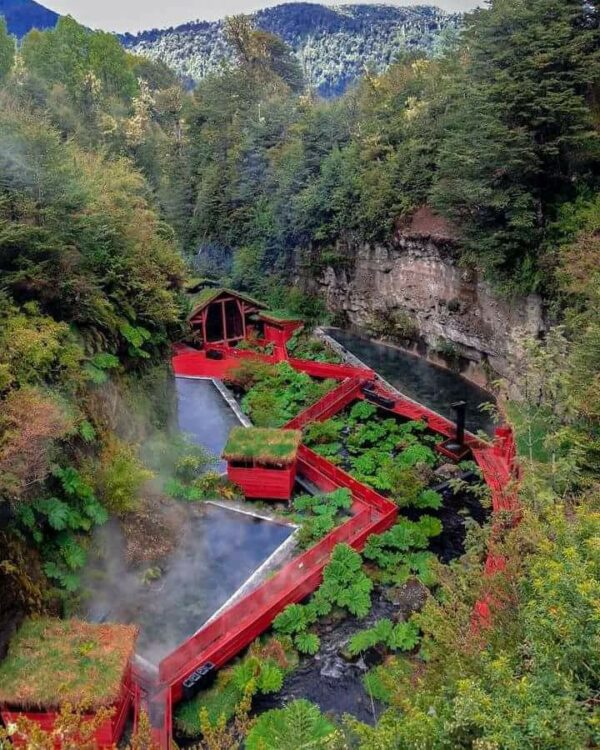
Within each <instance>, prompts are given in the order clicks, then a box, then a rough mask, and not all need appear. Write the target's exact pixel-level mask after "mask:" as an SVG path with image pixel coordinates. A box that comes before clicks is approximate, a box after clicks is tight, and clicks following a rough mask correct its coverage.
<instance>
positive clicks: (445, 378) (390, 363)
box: [327, 328, 493, 434]
mask: <svg viewBox="0 0 600 750" xmlns="http://www.w3.org/2000/svg"><path fill="white" fill-rule="evenodd" d="M327 333H328V334H329V335H330V336H331V337H332V338H333V339H335V340H336V341H337V342H338V343H340V344H341V345H342V346H344V347H345V348H346V349H347V350H348V351H350V352H352V354H354V355H355V356H356V357H358V358H359V359H361V360H362V361H363V362H364V363H365V364H366V365H368V366H369V367H371V368H372V369H373V370H375V372H377V373H378V374H379V375H381V377H382V378H384V379H385V380H387V381H388V382H389V383H391V385H393V386H394V387H396V388H397V389H398V390H399V391H401V392H402V393H404V394H406V395H407V396H408V397H409V398H412V399H414V400H415V401H418V402H419V403H421V404H423V405H424V406H428V407H429V408H430V409H433V410H434V411H437V412H438V413H439V414H442V415H443V416H444V417H447V418H448V419H452V420H454V419H455V414H454V410H453V409H452V408H451V406H450V405H451V404H452V403H454V402H455V401H466V402H467V405H468V406H467V429H469V430H471V432H477V430H485V431H486V432H488V433H490V434H491V433H492V432H493V422H492V420H491V419H490V417H489V416H488V415H487V414H485V413H483V412H481V411H480V409H479V407H480V406H481V405H482V404H486V403H489V402H490V401H493V397H492V396H491V395H490V394H489V393H488V392H487V391H485V390H483V388H479V387H477V386H476V385H474V384H473V383H471V382H469V381H468V380H466V379H465V378H463V377H461V376H460V375H457V374H455V373H453V372H450V371H448V370H444V369H443V368H441V367H436V366H435V365H432V364H431V363H429V362H427V361H426V360H424V359H421V358H420V357H417V356H415V355H413V354H408V353H407V352H404V351H402V350H401V349H397V348H396V347H394V346H389V345H387V344H381V343H379V342H376V341H371V340H370V339H368V338H366V337H365V336H359V335H357V334H354V333H350V332H349V331H343V330H341V329H339V328H331V329H328V330H327Z"/></svg>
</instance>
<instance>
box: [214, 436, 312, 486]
mask: <svg viewBox="0 0 600 750" xmlns="http://www.w3.org/2000/svg"><path fill="white" fill-rule="evenodd" d="M301 440H302V433H301V431H300V430H278V429H271V428H266V427H234V428H233V430H232V431H231V433H230V435H229V440H228V441H227V444H226V446H225V449H224V451H223V458H224V459H225V460H226V461H227V475H228V477H229V479H230V481H231V482H233V483H234V484H237V485H239V486H240V487H241V488H242V490H243V491H244V494H245V496H246V497H250V498H261V499H267V500H290V498H291V496H292V492H293V489H294V483H295V481H296V462H297V458H298V449H299V447H300V442H301Z"/></svg>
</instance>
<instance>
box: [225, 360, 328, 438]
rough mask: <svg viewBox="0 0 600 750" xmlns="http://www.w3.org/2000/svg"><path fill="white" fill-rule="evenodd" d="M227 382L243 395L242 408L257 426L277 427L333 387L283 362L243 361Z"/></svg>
mask: <svg viewBox="0 0 600 750" xmlns="http://www.w3.org/2000/svg"><path fill="white" fill-rule="evenodd" d="M230 379H231V381H232V383H233V384H234V385H236V386H238V387H240V388H242V389H243V390H244V391H245V392H246V393H245V395H244V397H243V398H242V409H243V410H244V412H245V413H246V414H248V416H249V417H250V419H251V420H252V422H253V424H254V425H256V426H257V427H281V426H282V425H284V424H285V423H286V422H289V420H290V419H292V418H293V417H295V416H296V415H297V414H299V413H300V412H301V411H303V410H304V409H306V408H307V407H308V406H311V405H312V404H313V403H315V402H317V401H318V400H319V399H321V398H322V397H323V396H324V395H325V394H326V393H327V392H328V391H330V390H331V389H332V388H333V387H334V386H335V382H334V381H331V380H324V381H322V382H318V381H317V380H314V379H313V378H311V377H310V376H309V375H307V374H306V373H304V372H298V371H296V370H294V368H293V367H291V366H290V365H289V364H288V363H287V362H281V363H280V364H278V365H275V366H270V365H265V364H263V363H261V362H258V361H253V360H244V361H243V362H242V363H241V364H240V365H239V366H238V367H237V368H236V369H235V370H234V371H233V372H232V373H231V375H230Z"/></svg>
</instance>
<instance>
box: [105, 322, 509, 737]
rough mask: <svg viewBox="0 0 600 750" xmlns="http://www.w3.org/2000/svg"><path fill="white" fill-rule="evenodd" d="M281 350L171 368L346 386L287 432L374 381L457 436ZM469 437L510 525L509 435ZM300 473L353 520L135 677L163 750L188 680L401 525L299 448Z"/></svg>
mask: <svg viewBox="0 0 600 750" xmlns="http://www.w3.org/2000/svg"><path fill="white" fill-rule="evenodd" d="M288 333H289V332H288ZM276 343H277V346H276V351H275V354H274V355H272V356H267V355H258V354H254V353H252V352H248V351H237V350H235V349H232V348H230V347H228V346H225V345H219V346H218V347H215V348H218V349H219V351H220V352H221V353H222V359H211V358H208V357H207V356H206V353H205V352H203V351H197V350H193V349H191V348H189V347H186V346H177V347H175V348H174V355H173V359H172V365H173V370H174V372H175V373H176V374H177V375H179V376H188V377H201V378H217V379H223V378H226V377H229V376H230V375H231V372H232V370H234V369H235V368H236V367H237V366H238V365H239V362H240V360H241V359H245V358H248V357H250V358H256V359H259V360H261V361H263V362H266V363H269V364H275V363H276V362H279V361H282V360H287V361H289V363H290V365H291V366H292V367H294V368H295V369H297V370H299V371H302V372H306V373H308V374H309V375H311V376H313V377H316V378H332V379H335V380H338V381H341V382H340V384H339V385H338V386H337V387H336V388H335V389H334V390H332V391H330V392H329V393H328V394H327V395H326V396H325V397H324V398H323V399H321V400H320V401H319V402H318V403H316V404H314V405H313V406H311V407H310V408H308V409H306V410H305V411H304V412H302V413H301V414H299V415H298V416H297V417H296V418H295V419H293V420H291V421H290V422H289V423H288V424H287V425H286V427H288V428H300V427H303V426H305V425H306V424H309V423H310V422H313V421H323V420H325V419H328V418H330V417H331V416H333V415H334V414H337V413H338V412H339V411H341V410H342V409H344V408H345V407H346V406H347V405H348V404H350V403H352V402H353V401H356V400H357V399H361V398H365V397H366V396H365V394H364V393H363V391H362V386H363V385H364V384H365V383H366V382H368V381H375V393H376V394H377V395H379V396H381V397H383V398H389V399H390V400H392V401H393V402H394V404H393V406H392V407H391V408H390V411H392V412H394V413H396V414H398V415H400V416H402V417H405V418H407V419H413V420H424V421H426V422H427V425H428V426H429V428H430V429H431V430H433V431H434V432H437V433H438V434H440V435H441V436H443V437H444V438H447V437H451V436H453V435H454V430H455V427H454V424H453V423H452V422H450V421H449V420H447V419H445V418H444V417H441V416H440V415H439V414H436V413H435V412H433V411H431V410H430V409H427V408H426V407H424V406H422V405H420V404H418V403H416V402H414V401H412V400H411V399H408V398H405V397H403V396H399V395H398V394H397V393H393V392H390V391H389V390H387V389H386V388H385V387H384V386H383V384H382V383H381V382H378V381H377V380H376V378H377V376H376V374H375V373H374V372H373V371H372V370H369V369H367V368H364V369H363V368H357V367H351V366H349V365H336V364H326V363H319V362H312V361H305V360H297V359H290V358H289V357H288V355H287V350H286V347H285V341H281V342H280V341H277V342H276ZM211 348H212V347H211ZM466 439H467V442H468V444H469V446H470V447H471V449H472V451H473V456H474V458H475V460H476V461H477V463H478V464H479V466H480V467H481V470H482V472H483V475H484V478H485V481H486V482H487V483H488V485H489V486H490V488H491V490H492V505H493V510H494V512H498V511H508V512H510V513H512V517H513V522H516V521H517V520H518V499H517V493H516V480H518V468H517V466H516V462H515V454H516V451H515V445H514V440H513V437H512V433H511V431H510V429H507V428H503V429H501V430H498V435H497V439H496V441H495V442H494V443H493V444H492V443H484V442H482V441H480V440H478V439H477V438H475V437H474V436H473V435H469V434H467V438H466ZM297 469H298V473H299V474H300V475H301V476H304V477H305V478H306V479H308V480H310V481H311V482H313V483H314V484H315V485H316V486H317V487H318V488H319V489H320V490H322V491H331V490H334V489H337V488H339V487H345V488H348V489H349V490H350V491H351V492H352V497H353V506H352V515H351V518H350V519H349V520H348V521H347V522H346V523H344V524H343V525H342V526H339V527H338V528H336V529H334V530H333V531H332V532H331V533H329V534H328V535H327V536H325V537H324V538H323V539H321V540H320V541H319V542H317V543H316V544H315V545H314V546H313V547H312V548H311V549H309V550H307V551H306V552H304V553H302V554H301V555H299V556H298V557H297V558H295V559H294V560H292V561H291V562H290V563H288V564H287V565H286V566H285V567H284V568H282V569H281V570H280V571H279V572H278V573H277V574H276V575H274V576H273V577H272V578H270V579H269V580H267V581H265V582H264V583H263V584H262V585H261V586H259V587H258V588H257V589H255V590H254V591H252V592H251V593H250V594H248V595H246V596H245V597H244V598H243V599H241V600H240V601H238V602H237V603H236V604H234V605H233V606H231V607H230V608H229V609H227V610H226V611H224V612H223V613H222V614H221V615H220V616H219V617H218V618H216V619H215V620H213V621H212V622H211V623H209V624H208V625H207V626H205V627H204V628H202V629H201V630H200V631H198V632H197V633H196V634H195V635H194V636H192V637H191V638H190V639H188V640H187V641H186V642H185V643H183V644H182V645H181V646H179V647H178V648H177V649H176V650H175V651H174V652H173V653H172V654H170V655H169V656H167V657H166V658H165V659H163V661H162V662H161V663H160V665H159V676H158V680H157V681H156V682H153V683H152V684H149V683H148V682H147V680H146V679H145V677H144V676H142V675H141V674H139V675H134V680H135V685H134V694H135V707H136V716H137V715H138V713H139V710H140V709H141V708H144V709H146V710H147V711H148V713H149V716H150V721H151V724H152V727H153V734H154V739H155V741H156V742H157V743H158V745H159V747H161V748H163V749H164V750H168V748H169V747H170V738H171V724H172V706H173V704H174V703H175V702H177V701H178V700H180V699H181V695H182V683H183V681H184V680H185V679H186V678H187V677H188V676H189V675H190V674H191V673H192V672H193V671H194V670H196V669H197V668H198V667H199V666H201V665H202V664H205V663H206V662H212V663H213V664H214V665H215V666H216V667H217V668H219V667H222V666H223V665H224V664H226V663H227V662H229V661H230V660H231V659H233V658H234V657H235V656H236V655H237V654H238V653H239V652H240V651H242V650H243V649H244V648H245V647H247V646H248V645H249V644H250V643H251V642H252V641H253V640H254V639H255V638H257V637H258V636H259V635H260V634H261V633H263V632H264V631H265V630H266V629H268V628H269V627H270V625H271V623H272V622H273V619H274V618H275V617H276V616H277V615H278V614H279V613H280V612H281V611H282V610H283V609H284V608H285V607H286V606H287V605H288V604H291V603H294V602H300V601H302V600H303V599H304V598H306V597H307V596H308V595H309V594H310V593H312V592H313V591H314V590H315V589H316V588H317V587H318V586H319V584H320V582H321V579H322V573H323V568H324V567H325V566H326V564H327V562H328V561H329V557H330V554H331V552H332V550H333V548H334V547H335V546H336V545H337V544H339V543H340V542H344V543H346V544H349V545H351V546H352V547H354V548H355V549H357V550H361V549H362V548H363V546H364V544H365V542H366V540H367V538H368V537H369V536H370V535H371V534H375V533H381V532H382V531H385V530H386V529H388V528H390V527H391V526H392V525H393V524H394V522H395V519H396V516H397V512H398V510H397V507H396V505H395V504H394V503H393V502H391V501H390V500H388V499H387V498H385V497H383V496H382V495H380V494H379V493H377V492H375V491H374V490H372V489H371V488H369V487H367V486H365V485H363V484H361V483H360V482H358V481H357V480H355V479H354V478H353V477H351V476H350V475H349V474H347V473H346V472H344V471H342V470H341V469H340V468H339V467H336V466H334V465H333V464H332V463H330V462H329V461H327V460H326V459H325V458H323V457H321V456H319V455H317V454H316V453H314V452H313V451H311V450H310V449H308V448H307V447H306V446H300V449H299V453H298V467H297ZM494 528H495V529H497V530H499V528H500V525H498V526H496V525H495V526H494ZM505 564H506V561H505V560H504V559H503V558H502V557H498V556H497V555H496V554H494V552H493V542H492V544H491V545H490V551H489V555H488V560H487V563H486V566H485V574H486V575H495V574H496V573H498V572H501V571H502V570H503V569H504V567H505ZM490 605H491V601H490V599H489V598H488V597H484V598H483V599H482V600H481V601H479V602H478V603H477V604H476V606H475V608H474V613H473V619H474V627H476V628H478V629H480V628H481V627H483V626H485V625H486V624H487V623H489V622H490V618H491V607H490ZM118 714H119V720H118V722H117V725H115V727H116V726H118V730H119V732H120V731H121V730H122V724H121V715H122V714H123V711H119V712H118ZM115 732H116V729H114V730H113V735H112V736H111V739H112V740H113V741H114V737H115ZM99 747H104V745H99Z"/></svg>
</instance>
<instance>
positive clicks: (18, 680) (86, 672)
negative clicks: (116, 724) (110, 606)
mask: <svg viewBox="0 0 600 750" xmlns="http://www.w3.org/2000/svg"><path fill="white" fill-rule="evenodd" d="M136 638H137V628H136V627H135V626H133V625H112V624H102V625H96V624H92V623H89V622H83V621H82V620H58V619H54V618H51V617H42V618H39V619H30V620H26V621H25V622H24V623H23V625H22V626H21V628H20V629H19V631H18V632H17V634H16V635H15V636H14V637H13V639H12V641H11V643H10V646H9V649H8V655H7V656H6V659H5V660H4V661H3V662H0V704H4V705H8V706H13V707H18V708H21V709H34V708H35V709H57V708H59V707H60V706H61V705H63V704H64V703H71V704H72V705H74V706H82V707H85V708H86V709H88V708H89V709H97V708H99V707H101V706H110V705H111V704H112V703H114V702H115V701H116V700H117V699H118V697H119V694H120V692H121V685H122V681H123V677H124V675H125V671H126V670H127V668H128V665H129V662H130V660H131V657H132V656H133V652H134V648H135V640H136Z"/></svg>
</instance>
